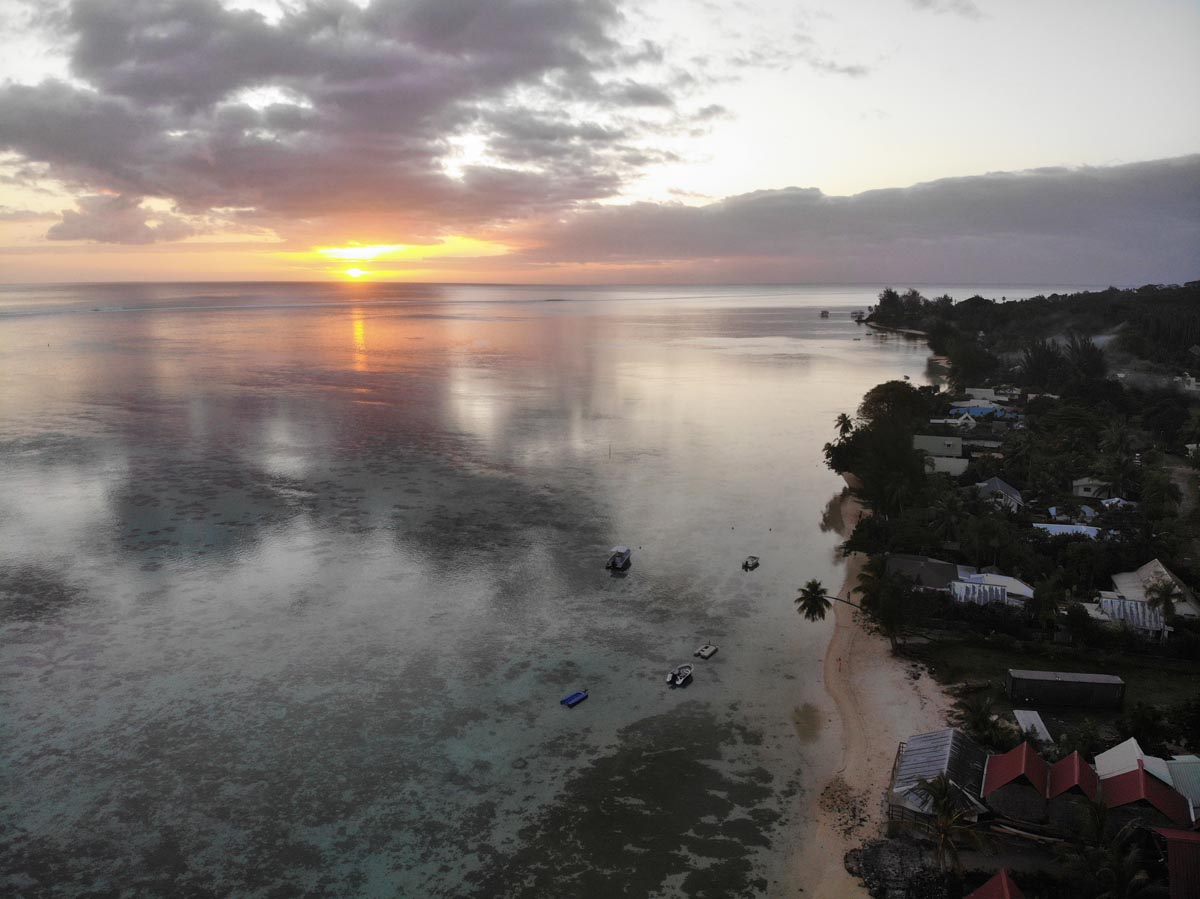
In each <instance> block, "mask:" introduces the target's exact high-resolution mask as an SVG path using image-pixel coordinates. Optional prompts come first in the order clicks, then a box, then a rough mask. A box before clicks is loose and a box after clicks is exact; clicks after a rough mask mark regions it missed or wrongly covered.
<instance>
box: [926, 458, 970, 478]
mask: <svg viewBox="0 0 1200 899" xmlns="http://www.w3.org/2000/svg"><path fill="white" fill-rule="evenodd" d="M970 464H971V460H970V459H951V458H950V457H949V456H926V457H925V467H926V468H928V469H929V470H930V471H932V472H933V473H935V474H948V475H950V476H951V477H952V478H956V477H958V476H959V475H960V474H963V473H965V472H966V470H967V467H968V466H969V465H970Z"/></svg>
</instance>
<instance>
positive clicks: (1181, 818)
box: [1100, 763, 1192, 824]
mask: <svg viewBox="0 0 1200 899" xmlns="http://www.w3.org/2000/svg"><path fill="white" fill-rule="evenodd" d="M1100 784H1101V788H1102V789H1103V791H1104V803H1105V805H1107V806H1108V807H1109V808H1119V807H1121V806H1123V805H1129V804H1130V803H1133V802H1147V803H1149V804H1150V805H1151V806H1153V807H1154V808H1156V809H1158V811H1160V812H1162V813H1163V814H1164V815H1166V816H1167V818H1168V819H1170V821H1171V822H1172V823H1174V824H1191V823H1192V807H1191V804H1190V803H1189V802H1188V801H1187V799H1186V798H1184V796H1183V795H1182V794H1180V793H1179V792H1178V791H1177V790H1175V789H1173V788H1171V787H1169V786H1167V785H1166V784H1165V783H1163V782H1162V781H1161V780H1159V779H1158V778H1157V777H1153V776H1151V775H1150V774H1149V772H1147V771H1146V768H1145V767H1144V766H1143V765H1142V764H1140V763H1139V764H1138V767H1137V768H1136V769H1135V770H1133V771H1126V772H1125V773H1124V774H1118V775H1117V776H1116V777H1106V778H1103V779H1102V780H1101V782H1100Z"/></svg>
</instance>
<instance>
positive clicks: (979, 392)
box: [963, 387, 1020, 403]
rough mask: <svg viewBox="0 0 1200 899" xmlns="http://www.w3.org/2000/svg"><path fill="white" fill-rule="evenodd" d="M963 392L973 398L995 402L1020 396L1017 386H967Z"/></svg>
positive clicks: (1006, 400) (1007, 400)
mask: <svg viewBox="0 0 1200 899" xmlns="http://www.w3.org/2000/svg"><path fill="white" fill-rule="evenodd" d="M963 393H965V394H966V395H967V396H968V397H970V398H971V399H973V400H988V401H989V402H993V403H996V402H1001V403H1002V402H1009V401H1011V400H1013V399H1015V398H1016V397H1018V396H1020V391H1019V390H1017V388H1015V387H966V388H964V389H963Z"/></svg>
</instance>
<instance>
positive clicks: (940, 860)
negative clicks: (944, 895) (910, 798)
mask: <svg viewBox="0 0 1200 899" xmlns="http://www.w3.org/2000/svg"><path fill="white" fill-rule="evenodd" d="M917 792H918V793H920V794H921V795H922V796H924V797H925V798H926V799H928V800H929V805H930V810H931V811H932V813H933V818H932V820H930V821H926V822H922V824H921V826H922V827H923V828H924V830H925V832H926V833H928V834H929V835H930V836H931V837H932V838H933V844H934V851H935V853H936V855H937V864H938V867H939V868H941V869H942V870H945V868H946V860H947V859H949V861H950V864H951V866H952V867H953V868H954V870H955V871H956V872H961V871H962V860H961V859H960V858H959V854H958V851H959V846H960V845H962V844H964V843H965V844H967V845H970V846H972V847H974V848H976V849H980V848H982V847H983V835H982V834H981V833H980V832H979V831H978V830H976V829H975V826H974V823H973V822H972V821H971V820H970V812H969V811H968V809H967V808H966V806H965V803H964V802H963V801H962V799H961V797H960V791H959V789H958V787H956V786H955V785H954V782H953V781H952V780H950V778H949V777H948V776H947V775H945V774H939V775H938V776H937V777H935V778H933V779H932V780H925V779H921V780H919V781H917Z"/></svg>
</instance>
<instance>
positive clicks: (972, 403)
mask: <svg viewBox="0 0 1200 899" xmlns="http://www.w3.org/2000/svg"><path fill="white" fill-rule="evenodd" d="M966 394H967V397H968V399H965V400H959V401H957V402H953V403H951V404H950V406H949V408H948V410H947V412H946V416H945V417H944V418H931V419H930V420H929V423H930V424H931V425H937V426H940V429H941V430H943V431H945V430H951V429H953V430H954V431H956V432H957V433H956V434H954V435H950V436H942V435H934V434H917V435H915V436H914V437H913V449H915V450H919V451H921V452H923V453H925V464H926V465H927V466H928V467H929V469H930V470H931V471H935V472H943V473H945V474H948V475H952V476H954V477H957V476H959V475H961V474H962V473H963V472H965V471H966V470H967V466H968V465H970V464H971V459H973V458H979V457H982V456H988V455H996V454H998V453H999V450H1000V446H1001V444H1002V443H1003V441H1004V434H1005V432H1007V431H1008V429H1009V428H1012V427H1019V426H1020V425H1021V422H1022V420H1023V418H1024V416H1022V415H1021V414H1020V413H1019V412H1018V411H1017V410H1016V408H1015V403H1016V401H1017V398H1018V395H1019V393H1018V391H1017V390H1016V388H1010V387H995V388H992V387H968V388H967V390H966Z"/></svg>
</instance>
